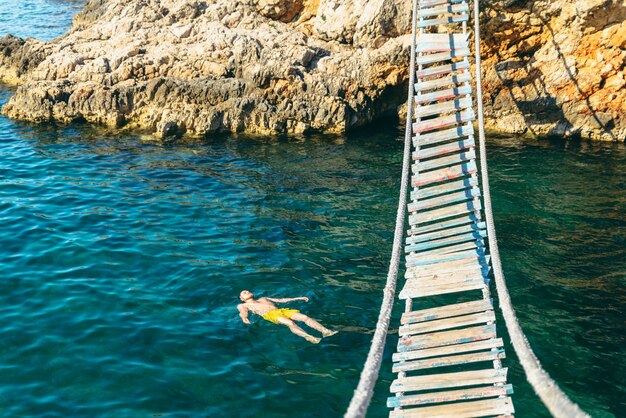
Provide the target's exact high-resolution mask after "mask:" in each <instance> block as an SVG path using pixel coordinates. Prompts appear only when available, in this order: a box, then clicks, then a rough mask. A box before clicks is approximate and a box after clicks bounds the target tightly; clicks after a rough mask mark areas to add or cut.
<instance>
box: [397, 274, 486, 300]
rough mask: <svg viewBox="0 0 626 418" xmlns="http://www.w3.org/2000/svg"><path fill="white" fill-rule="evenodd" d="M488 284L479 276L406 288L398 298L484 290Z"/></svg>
mask: <svg viewBox="0 0 626 418" xmlns="http://www.w3.org/2000/svg"><path fill="white" fill-rule="evenodd" d="M486 286H487V281H486V280H485V279H482V278H479V279H474V280H468V281H464V282H459V283H450V284H441V285H439V286H431V287H410V288H404V289H402V291H401V292H400V293H399V294H398V299H401V300H405V299H417V298H423V297H426V296H437V295H448V294H450V293H459V292H468V291H470V290H482V289H484V288H485V287H486Z"/></svg>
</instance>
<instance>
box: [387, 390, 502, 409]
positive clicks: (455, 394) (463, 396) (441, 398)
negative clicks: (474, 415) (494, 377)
mask: <svg viewBox="0 0 626 418" xmlns="http://www.w3.org/2000/svg"><path fill="white" fill-rule="evenodd" d="M512 393H513V386H512V385H504V386H493V385H492V386H483V387H477V388H469V389H459V390H451V391H445V392H435V393H421V394H419V395H406V396H395V397H393V398H388V399H387V406H388V407H389V408H398V407H406V406H415V405H428V404H433V403H444V402H454V401H470V400H474V399H484V398H495V397H498V396H505V395H511V394H512Z"/></svg>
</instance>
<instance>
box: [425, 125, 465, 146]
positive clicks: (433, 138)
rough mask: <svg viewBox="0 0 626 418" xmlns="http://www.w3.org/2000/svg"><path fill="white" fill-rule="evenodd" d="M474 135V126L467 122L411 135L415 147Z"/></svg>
mask: <svg viewBox="0 0 626 418" xmlns="http://www.w3.org/2000/svg"><path fill="white" fill-rule="evenodd" d="M470 135H474V126H473V125H472V124H467V125H464V126H456V127H454V128H450V129H446V130H443V131H437V132H431V133H420V134H418V135H417V136H414V137H413V145H415V146H416V147H417V146H419V147H424V146H428V145H435V144H439V143H443V142H447V141H450V140H452V139H457V138H463V137H466V136H470Z"/></svg>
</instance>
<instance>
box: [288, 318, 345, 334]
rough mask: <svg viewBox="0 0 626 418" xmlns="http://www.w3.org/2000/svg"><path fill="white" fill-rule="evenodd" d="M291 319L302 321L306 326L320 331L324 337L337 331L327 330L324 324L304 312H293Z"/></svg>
mask: <svg viewBox="0 0 626 418" xmlns="http://www.w3.org/2000/svg"><path fill="white" fill-rule="evenodd" d="M291 319H293V320H295V321H301V322H304V323H305V324H306V325H307V326H309V327H311V328H313V329H314V330H317V331H319V332H321V333H322V335H323V336H324V337H330V336H331V335H335V334H336V333H337V331H331V330H329V329H328V328H326V327H325V326H324V325H322V324H320V323H319V322H317V321H316V320H315V319H313V318H309V317H308V316H306V315H305V314H301V313H295V314H293V315H292V316H291Z"/></svg>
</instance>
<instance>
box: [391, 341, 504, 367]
mask: <svg viewBox="0 0 626 418" xmlns="http://www.w3.org/2000/svg"><path fill="white" fill-rule="evenodd" d="M503 345H504V343H503V341H502V338H494V339H491V340H482V341H476V342H473V343H465V344H456V345H447V346H445V347H435V348H427V349H424V350H416V351H407V352H406V353H394V355H393V361H394V362H396V363H397V362H402V361H410V360H418V359H422V358H428V357H437V356H446V355H450V354H462V353H470V352H472V351H483V350H491V349H493V348H500V347H502V346H503Z"/></svg>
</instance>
